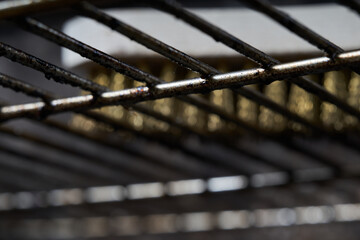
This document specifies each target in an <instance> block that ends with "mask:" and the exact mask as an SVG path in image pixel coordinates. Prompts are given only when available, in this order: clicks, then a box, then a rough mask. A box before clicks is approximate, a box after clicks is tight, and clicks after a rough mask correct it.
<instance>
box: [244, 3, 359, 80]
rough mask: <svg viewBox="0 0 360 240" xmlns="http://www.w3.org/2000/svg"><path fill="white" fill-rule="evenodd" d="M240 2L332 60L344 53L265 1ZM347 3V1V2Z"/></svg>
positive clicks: (352, 68)
mask: <svg viewBox="0 0 360 240" xmlns="http://www.w3.org/2000/svg"><path fill="white" fill-rule="evenodd" d="M238 1H245V2H246V3H247V4H248V5H249V6H250V7H252V8H253V9H255V10H256V11H259V12H261V13H263V14H265V15H267V16H268V17H270V18H272V19H273V20H275V21H276V22H278V23H279V24H281V25H282V26H284V27H285V28H287V29H288V30H289V31H291V32H293V33H295V34H296V35H298V36H300V37H301V38H303V39H304V40H306V41H308V42H309V43H310V44H312V45H314V46H316V47H317V48H319V49H321V50H323V51H325V52H326V53H327V54H328V55H329V56H330V57H331V58H334V57H336V55H338V54H339V53H343V52H344V50H343V49H342V48H341V47H339V46H337V45H336V44H334V43H333V42H331V41H329V40H328V39H326V38H324V37H323V36H321V35H320V34H318V33H316V32H314V31H313V30H311V29H310V28H308V27H307V26H305V25H303V24H302V23H300V22H298V21H297V20H295V19H294V18H292V17H291V16H290V15H288V14H287V13H285V12H283V11H281V10H279V9H277V8H275V7H273V6H272V5H271V4H269V3H268V2H266V1H263V0H253V1H252V0H238ZM345 2H347V1H345ZM350 68H351V70H353V71H354V72H356V73H358V74H360V70H358V68H357V67H350Z"/></svg>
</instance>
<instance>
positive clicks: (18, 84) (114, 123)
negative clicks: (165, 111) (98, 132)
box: [0, 73, 240, 175]
mask: <svg viewBox="0 0 360 240" xmlns="http://www.w3.org/2000/svg"><path fill="white" fill-rule="evenodd" d="M2 82H4V83H5V84H2ZM0 85H3V86H5V87H9V88H11V89H14V90H16V91H20V92H22V93H25V94H27V95H29V96H33V97H38V98H41V99H47V100H48V101H50V100H51V99H55V97H54V96H52V95H51V94H50V93H48V92H45V91H43V90H41V89H38V88H36V87H34V86H32V85H30V84H28V83H24V82H22V81H20V80H18V79H15V78H12V77H9V76H7V75H5V74H1V73H0ZM133 108H134V109H137V108H138V110H140V111H141V112H143V113H146V114H149V115H151V116H152V117H155V118H156V119H159V118H160V119H161V118H162V119H161V120H162V121H165V122H167V123H169V124H172V125H173V126H175V127H178V128H180V129H182V130H184V129H187V131H188V132H189V131H190V132H191V128H189V127H186V126H185V125H184V124H180V123H177V122H175V121H171V120H169V119H168V118H166V117H164V116H162V115H161V114H155V113H154V112H153V111H151V112H150V110H149V109H146V108H144V107H141V106H139V107H137V106H134V107H133ZM79 113H80V114H82V115H83V116H85V117H88V118H90V119H93V120H95V121H98V122H101V123H105V124H107V125H109V126H110V127H113V128H114V129H115V130H118V129H122V130H124V131H128V132H131V133H132V134H135V135H136V136H141V137H143V138H145V139H147V140H149V139H150V140H152V141H153V140H156V141H157V142H159V143H161V144H163V145H166V146H171V147H172V148H174V146H177V149H181V150H182V151H184V152H186V153H187V154H190V155H192V156H193V157H195V158H196V160H197V161H200V162H202V163H206V164H211V165H214V166H215V167H216V168H217V169H226V171H227V172H228V173H229V174H231V173H233V174H240V172H239V171H240V169H238V170H237V171H235V169H234V167H233V166H228V167H227V166H224V165H221V163H220V162H219V161H218V159H215V158H212V157H211V156H206V157H205V156H203V155H202V154H199V152H196V151H193V150H191V149H189V148H187V147H185V146H184V145H183V144H180V143H179V144H175V143H172V142H174V140H175V138H173V140H171V141H169V140H170V139H164V138H161V137H156V136H153V135H148V134H146V133H145V132H142V131H138V130H136V129H134V128H133V127H131V126H128V125H126V126H125V124H123V123H120V122H119V121H118V120H115V119H112V118H110V117H107V116H105V115H103V114H99V113H96V112H93V111H81V112H79ZM23 137H24V138H27V139H30V140H32V141H35V142H38V143H41V144H43V145H47V146H49V147H53V148H56V149H59V148H60V150H65V151H66V152H70V153H72V154H75V155H77V156H80V157H82V158H84V157H85V158H86V159H88V160H90V161H95V163H96V162H97V163H102V164H106V162H104V161H103V160H99V159H96V158H95V159H94V157H93V156H91V155H89V154H86V153H83V152H78V151H75V150H73V149H70V148H66V147H64V146H60V145H55V144H50V142H48V141H42V140H41V139H39V138H36V137H35V136H23ZM107 164H110V165H109V167H110V169H114V168H115V169H119V166H117V167H115V166H113V164H112V163H110V162H108V163H107ZM169 165H170V166H171V167H173V164H171V163H169ZM177 167H178V171H180V172H183V173H184V174H187V175H188V174H190V175H191V174H192V173H190V172H189V171H188V170H187V169H185V168H183V167H180V166H177ZM119 170H120V171H121V169H119ZM191 172H192V171H191Z"/></svg>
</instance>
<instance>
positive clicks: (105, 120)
mask: <svg viewBox="0 0 360 240" xmlns="http://www.w3.org/2000/svg"><path fill="white" fill-rule="evenodd" d="M1 77H3V78H5V79H6V80H7V81H6V82H7V83H8V84H9V85H12V83H14V85H15V86H16V88H17V90H19V91H21V90H23V92H24V93H27V94H28V95H31V96H34V95H35V96H36V97H41V98H46V99H54V97H53V96H51V95H50V94H49V93H45V92H43V91H37V92H34V91H32V90H33V89H35V87H33V86H31V85H30V84H23V83H22V82H21V81H18V80H16V79H14V78H11V79H8V78H7V76H5V75H1V74H0V79H1ZM195 99H196V101H197V102H198V103H201V104H202V105H201V107H202V108H203V109H205V110H206V109H208V108H210V109H212V112H213V113H215V114H218V115H221V116H223V117H224V119H225V120H227V121H230V122H234V123H235V124H237V125H239V126H240V127H242V128H245V129H247V130H248V131H249V130H251V131H252V132H253V133H255V134H257V135H260V136H263V135H264V134H261V133H260V132H259V131H258V130H257V129H256V128H254V127H252V126H250V125H249V124H246V123H245V122H242V121H240V120H238V119H237V118H236V117H234V116H232V114H228V113H226V112H225V111H223V110H222V109H220V108H215V107H214V106H211V105H210V103H209V102H208V101H206V100H204V99H201V98H198V99H197V97H195ZM133 108H134V110H137V111H138V112H141V113H144V114H147V115H149V116H152V117H154V118H155V119H158V120H161V121H164V122H166V123H168V124H170V125H172V126H175V127H177V128H180V129H181V130H183V131H186V132H188V133H191V134H194V135H196V136H198V137H200V138H201V139H202V141H206V142H209V140H210V139H208V137H207V136H205V135H203V134H202V133H201V132H199V131H197V130H196V129H193V128H190V127H189V126H187V125H185V124H183V123H182V122H181V121H178V120H176V119H171V118H170V117H167V116H164V115H162V114H160V113H157V112H154V111H152V110H149V109H148V108H146V107H144V106H140V105H134V106H133ZM82 114H83V115H85V116H86V117H90V118H92V119H95V120H96V121H101V122H102V123H105V124H108V125H110V126H111V127H113V128H114V129H119V128H120V129H127V130H130V131H131V129H130V128H129V127H125V126H124V125H122V124H120V123H118V121H116V120H114V119H112V118H110V117H106V116H104V115H100V114H97V113H95V112H89V111H88V112H82ZM131 132H132V133H134V132H135V133H136V134H137V135H141V136H142V137H146V138H148V139H149V136H146V134H145V133H141V132H139V131H136V130H132V131H131ZM267 137H268V138H270V139H271V138H272V137H271V136H267ZM151 138H152V140H154V137H151ZM156 140H157V141H160V142H161V143H162V144H166V145H169V144H170V145H171V143H170V142H169V141H168V140H166V139H160V138H156ZM210 141H211V140H210ZM215 142H216V143H217V144H220V145H222V146H224V147H226V148H229V147H230V148H231V149H232V150H235V151H236V152H239V153H240V154H242V155H245V156H247V157H250V158H252V159H253V160H255V161H259V162H262V163H265V164H267V165H270V166H273V167H276V168H278V169H280V170H283V171H287V172H289V171H290V169H289V168H288V167H286V166H284V165H282V164H276V163H274V162H273V161H271V160H268V159H267V158H264V157H262V156H260V155H258V154H256V153H253V152H250V151H248V150H246V149H245V148H242V147H240V146H238V145H237V144H230V145H229V144H223V143H222V142H221V141H215ZM279 143H280V144H283V145H284V143H283V142H279ZM285 145H286V146H287V147H290V148H292V149H295V150H297V151H300V153H302V154H306V155H308V156H310V157H311V158H315V159H317V158H318V159H320V162H322V163H325V162H326V160H324V159H323V157H321V156H319V155H314V154H313V153H311V152H310V153H307V152H308V151H307V150H306V149H304V150H301V149H299V147H293V146H292V145H290V143H286V144H285ZM177 146H178V147H177V148H180V149H181V150H182V151H184V152H186V153H187V154H190V155H192V156H193V157H196V159H197V160H198V161H200V162H202V163H206V164H211V165H213V166H216V167H217V168H218V169H224V170H226V171H228V172H229V173H235V174H240V173H241V174H247V173H246V172H244V170H243V169H238V168H236V167H234V166H233V165H231V164H230V165H229V164H226V163H224V162H220V161H218V159H216V158H212V157H211V156H207V157H205V158H204V156H202V155H201V154H199V153H198V152H196V151H193V150H191V149H189V148H187V147H185V146H183V145H182V144H178V145H177Z"/></svg>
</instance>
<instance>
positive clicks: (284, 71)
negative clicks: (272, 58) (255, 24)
mask: <svg viewBox="0 0 360 240" xmlns="http://www.w3.org/2000/svg"><path fill="white" fill-rule="evenodd" d="M358 62H360V51H350V52H345V53H341V54H339V55H338V56H337V57H336V59H335V60H333V59H330V58H328V57H318V58H311V59H307V60H302V61H296V62H292V63H285V64H278V65H275V66H273V67H271V69H268V70H265V69H263V68H254V69H250V70H243V71H237V72H230V73H225V74H218V75H215V76H213V77H212V79H211V80H206V79H203V78H194V79H187V80H180V81H177V82H172V83H161V84H157V85H156V86H154V88H155V91H151V90H150V88H149V87H147V86H144V87H137V88H131V89H125V90H120V91H110V92H104V93H102V94H101V95H100V96H98V97H97V98H95V97H94V96H92V95H84V96H77V97H70V98H61V99H56V100H52V101H51V102H50V103H51V109H48V112H49V114H56V113H61V112H66V111H76V110H81V109H86V108H97V107H102V106H110V105H119V104H129V103H136V102H142V101H147V100H154V99H160V98H166V97H173V96H181V95H187V94H191V93H201V92H205V91H211V90H216V89H223V88H232V87H241V86H244V85H250V84H256V83H263V82H265V81H267V80H282V79H286V78H288V77H298V76H303V75H308V74H313V73H321V72H325V71H330V70H336V69H340V68H346V67H347V66H348V65H349V64H352V63H358ZM45 106H46V104H45V103H43V102H34V103H27V104H20V105H12V106H4V107H2V108H1V112H0V113H1V115H0V120H1V121H4V120H10V119H15V118H21V117H33V118H36V117H38V116H39V115H40V113H41V111H43V110H44V108H45Z"/></svg>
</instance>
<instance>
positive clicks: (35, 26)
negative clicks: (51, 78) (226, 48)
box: [7, 19, 269, 169]
mask: <svg viewBox="0 0 360 240" xmlns="http://www.w3.org/2000/svg"><path fill="white" fill-rule="evenodd" d="M21 25H26V26H27V28H28V29H29V28H30V29H32V30H34V31H35V32H36V33H39V32H40V33H41V35H42V36H45V37H47V38H49V39H50V40H52V41H55V42H57V43H58V44H60V45H63V46H65V47H68V48H70V49H72V50H74V51H76V52H78V53H80V54H81V55H83V56H87V57H89V58H91V59H92V60H94V61H95V62H98V63H100V64H102V65H104V66H106V67H111V68H112V69H114V70H115V71H118V72H120V73H123V74H126V75H130V76H131V77H132V78H134V79H138V78H140V77H141V78H143V79H147V80H148V81H150V83H151V84H155V83H160V82H163V81H162V80H160V79H158V78H156V77H154V76H152V75H150V74H147V73H145V72H142V71H141V70H137V69H136V68H133V69H136V70H137V71H135V70H134V71H124V65H125V64H123V63H122V62H121V61H119V60H117V59H116V58H113V57H111V56H109V55H107V54H105V53H102V52H100V51H98V50H96V49H94V48H92V47H90V46H87V45H85V44H83V43H81V42H79V41H77V40H75V39H72V38H70V37H69V36H66V35H65V34H63V33H60V32H58V31H56V30H54V29H51V28H49V27H47V26H45V25H44V24H41V23H39V22H37V21H36V20H33V19H26V20H24V21H22V24H21ZM7 50H8V51H15V55H17V54H21V55H26V56H27V54H25V53H23V52H21V53H20V52H19V50H14V49H11V48H10V47H9V46H8V49H7ZM8 55H10V54H8ZM27 57H28V58H30V57H32V56H27ZM39 61H41V60H39ZM20 62H21V63H22V61H20ZM27 66H30V67H32V66H31V65H27ZM125 66H127V65H125ZM127 68H128V69H132V67H130V66H127ZM38 70H40V71H43V70H44V69H39V68H38ZM60 70H61V69H60ZM60 70H59V71H60ZM60 72H61V74H62V75H61V76H65V74H66V71H64V70H61V71H60ZM134 73H135V74H137V75H136V77H134V76H133V75H134ZM213 73H217V71H216V70H213ZM74 76H76V75H74ZM139 76H140V77H139ZM84 80H85V79H84ZM69 81H70V82H72V79H70V80H69ZM91 86H92V87H93V89H95V90H98V91H102V90H103V89H104V87H102V86H100V85H97V84H95V83H92V84H91ZM191 98H192V100H191V101H190V102H191V103H192V104H194V105H197V106H199V104H197V102H198V101H195V97H191ZM45 99H46V100H48V98H47V97H45ZM199 99H200V98H199ZM49 108H51V107H49ZM137 108H138V107H137V106H133V109H135V110H137V111H139V109H137ZM208 109H209V110H211V107H208ZM143 110H144V109H143ZM212 112H214V111H212ZM146 114H147V115H149V116H151V117H154V116H155V117H156V116H157V117H159V115H158V114H156V113H155V112H154V111H152V110H149V109H148V110H146ZM220 116H221V115H220ZM236 150H237V151H241V152H242V154H245V155H247V156H250V157H252V158H253V157H255V156H256V154H250V153H249V151H246V150H245V149H240V148H239V147H237V148H236ZM257 159H258V161H261V160H264V159H263V158H262V157H260V156H258V158H257ZM208 161H210V158H209V157H208ZM213 162H214V163H215V162H217V161H215V160H214V161H213ZM266 162H267V163H269V162H268V161H266ZM230 169H232V168H230Z"/></svg>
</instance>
